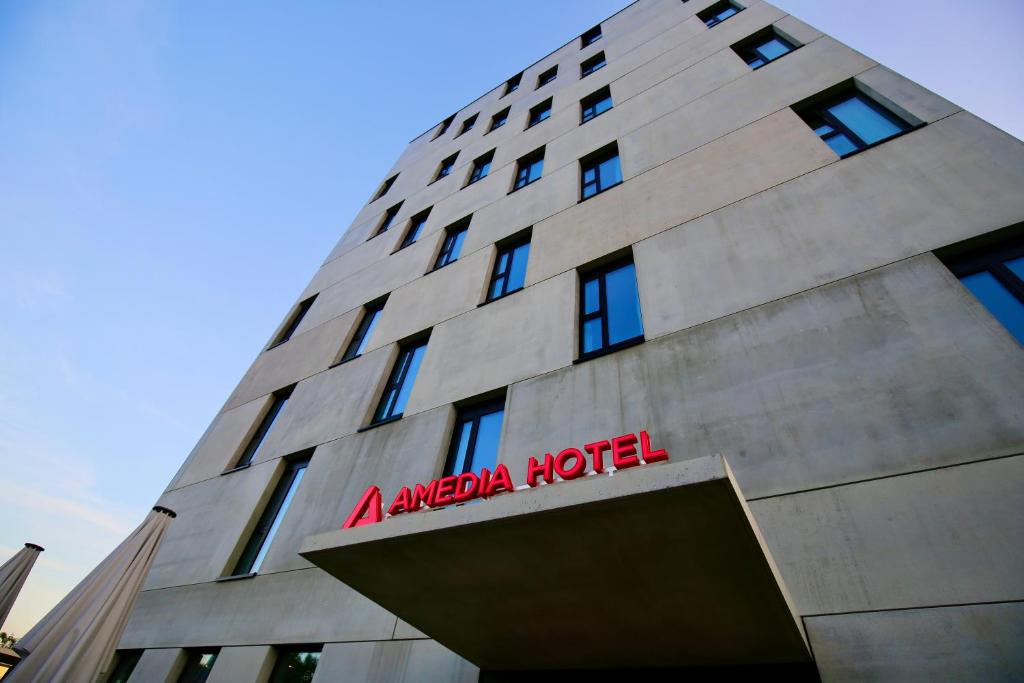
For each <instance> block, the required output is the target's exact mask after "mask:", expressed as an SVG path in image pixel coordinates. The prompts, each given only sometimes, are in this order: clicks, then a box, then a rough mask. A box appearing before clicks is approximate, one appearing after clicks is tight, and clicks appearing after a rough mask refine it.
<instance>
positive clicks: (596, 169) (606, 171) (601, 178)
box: [580, 143, 622, 201]
mask: <svg viewBox="0 0 1024 683" xmlns="http://www.w3.org/2000/svg"><path fill="white" fill-rule="evenodd" d="M621 182H622V171H621V169H620V168H619V147H618V145H616V144H614V143H613V144H611V145H609V146H608V147H605V148H604V149H601V150H598V151H597V152H594V153H593V154H591V155H589V156H587V157H584V158H583V159H581V160H580V201H583V200H584V199H590V198H591V197H593V196H594V195H595V194H599V193H601V192H604V191H605V190H607V189H608V188H609V187H614V186H615V185H618V184H619V183H621Z"/></svg>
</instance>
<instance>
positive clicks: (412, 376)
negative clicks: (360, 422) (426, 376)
mask: <svg viewBox="0 0 1024 683" xmlns="http://www.w3.org/2000/svg"><path fill="white" fill-rule="evenodd" d="M426 350H427V342H426V341H423V342H419V343H418V344H417V345H415V346H410V347H407V348H404V349H402V351H401V352H400V353H399V354H398V359H397V360H396V361H395V367H394V368H392V370H391V376H390V377H389V378H388V383H387V386H386V387H385V389H384V395H383V396H381V400H380V405H378V406H377V412H376V413H374V420H373V421H374V422H380V421H382V420H387V419H390V418H394V417H398V416H400V415H401V414H402V412H404V411H405V405H406V403H408V401H409V394H410V392H411V391H412V386H413V383H414V382H415V381H416V373H418V372H419V369H420V362H421V361H422V360H423V354H424V353H426Z"/></svg>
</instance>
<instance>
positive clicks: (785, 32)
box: [772, 15, 823, 45]
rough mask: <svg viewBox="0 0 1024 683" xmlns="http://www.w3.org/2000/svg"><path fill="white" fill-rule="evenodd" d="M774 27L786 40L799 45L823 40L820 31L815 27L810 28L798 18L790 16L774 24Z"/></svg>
mask: <svg viewBox="0 0 1024 683" xmlns="http://www.w3.org/2000/svg"><path fill="white" fill-rule="evenodd" d="M772 26H774V27H775V30H776V31H778V32H779V33H781V34H782V36H783V37H784V38H788V39H790V40H791V41H794V42H795V43H796V44H797V45H806V44H807V43H809V42H811V41H812V40H817V39H818V38H821V36H822V35H823V34H822V32H821V31H819V30H818V29H816V28H814V27H813V26H808V25H807V24H805V23H804V22H802V21H800V20H799V19H797V18H796V17H794V16H790V15H787V16H785V17H783V18H781V19H779V20H778V21H776V22H774V23H773V24H772Z"/></svg>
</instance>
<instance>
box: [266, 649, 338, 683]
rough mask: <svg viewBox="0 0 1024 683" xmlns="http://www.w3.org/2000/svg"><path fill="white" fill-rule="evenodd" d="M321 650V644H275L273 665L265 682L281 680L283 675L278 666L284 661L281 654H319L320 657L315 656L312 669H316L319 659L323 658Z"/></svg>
mask: <svg viewBox="0 0 1024 683" xmlns="http://www.w3.org/2000/svg"><path fill="white" fill-rule="evenodd" d="M323 651H324V646H323V645H313V644H309V645H275V646H274V666H273V667H271V670H270V677H269V678H268V679H267V683H278V682H279V681H280V680H282V677H283V676H284V675H285V674H284V672H283V671H282V669H281V668H280V666H281V663H282V662H283V661H285V660H283V659H282V658H281V655H291V654H313V653H316V654H319V655H320V657H318V658H317V665H316V666H315V667H313V670H314V671H316V670H317V669H319V668H320V660H321V659H322V658H323Z"/></svg>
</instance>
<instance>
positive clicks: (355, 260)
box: [302, 202, 426, 327]
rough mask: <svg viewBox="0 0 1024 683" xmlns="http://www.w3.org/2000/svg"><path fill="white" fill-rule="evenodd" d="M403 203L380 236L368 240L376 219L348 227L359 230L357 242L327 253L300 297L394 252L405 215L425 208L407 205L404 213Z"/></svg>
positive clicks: (375, 227)
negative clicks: (388, 226) (400, 209)
mask: <svg viewBox="0 0 1024 683" xmlns="http://www.w3.org/2000/svg"><path fill="white" fill-rule="evenodd" d="M406 203H407V202H406ZM406 203H403V204H402V211H401V214H402V216H401V217H399V216H396V217H395V220H394V221H393V222H392V224H391V228H390V229H389V230H388V231H387V232H385V233H384V234H383V235H378V236H376V237H374V238H373V239H370V235H371V234H373V232H374V231H375V230H376V229H377V225H378V223H379V222H380V219H379V218H378V219H376V220H373V221H367V222H366V223H365V224H363V225H360V226H353V228H350V231H351V230H359V236H360V238H361V239H360V240H359V241H358V242H357V243H355V244H353V245H351V248H349V249H347V250H345V251H344V252H342V253H339V254H335V253H334V252H331V257H330V258H328V259H327V260H326V261H325V262H324V264H323V265H322V266H320V270H319V271H317V273H316V275H315V276H314V277H313V279H312V280H311V281H310V283H309V285H308V286H307V287H306V289H305V290H304V296H310V295H311V294H312V293H315V292H318V291H320V290H321V289H325V288H327V287H329V286H330V285H332V284H334V283H335V282H339V281H341V280H344V279H345V278H346V277H350V276H352V275H354V274H356V273H357V272H359V271H360V270H362V269H363V268H366V267H368V266H369V265H370V264H373V263H375V262H377V261H380V260H381V259H384V258H387V256H388V254H390V253H391V252H392V251H394V250H395V249H396V248H397V247H398V245H399V244H400V243H401V240H402V238H401V236H400V235H399V234H398V233H400V232H401V230H399V228H401V227H404V226H405V223H406V221H408V219H409V216H412V215H415V214H416V213H418V212H419V211H421V210H422V209H423V208H426V207H420V208H418V209H415V210H414V207H412V206H410V207H408V210H406V206H405V204H406ZM389 206H392V205H389ZM346 234H347V233H346ZM353 239H355V237H353ZM335 249H337V247H335ZM318 305H320V302H319V301H317V302H315V303H314V304H313V306H314V308H315V307H316V306H318ZM312 312H313V311H312V309H310V313H312ZM318 319H320V320H322V319H323V316H318V317H317V318H312V319H311V320H318ZM302 325H303V326H304V327H309V326H310V322H309V321H307V320H303V321H302Z"/></svg>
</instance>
